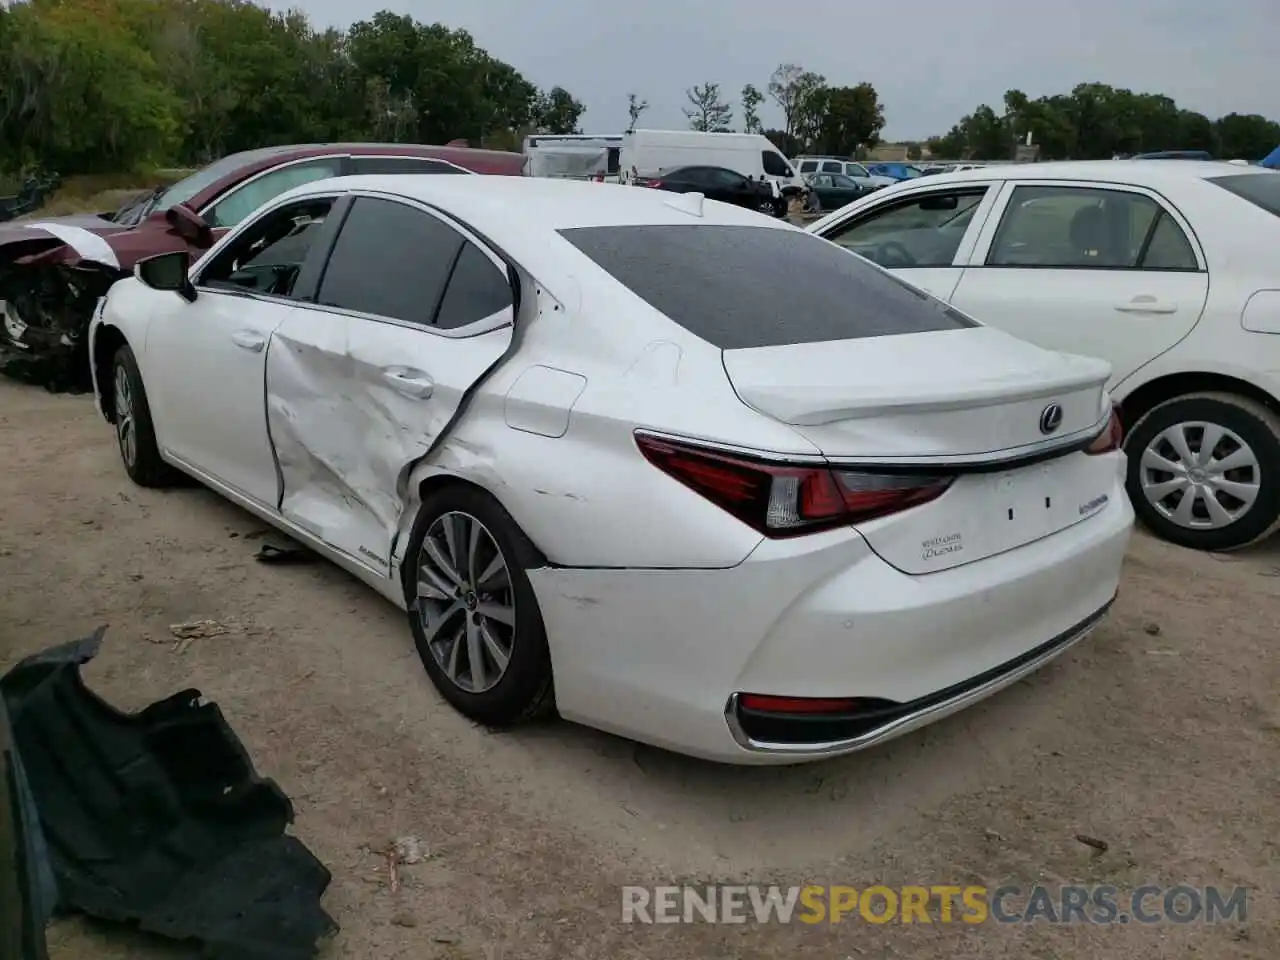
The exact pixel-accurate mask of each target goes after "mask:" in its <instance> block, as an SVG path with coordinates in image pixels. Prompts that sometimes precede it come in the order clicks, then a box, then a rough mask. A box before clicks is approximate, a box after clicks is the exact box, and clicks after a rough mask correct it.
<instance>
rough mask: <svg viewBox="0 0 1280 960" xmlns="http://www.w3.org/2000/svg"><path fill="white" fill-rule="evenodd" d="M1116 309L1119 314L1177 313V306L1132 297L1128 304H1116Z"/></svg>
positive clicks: (1152, 298) (1150, 299)
mask: <svg viewBox="0 0 1280 960" xmlns="http://www.w3.org/2000/svg"><path fill="white" fill-rule="evenodd" d="M1116 309H1117V310H1119V311H1120V312H1121V313H1177V312H1178V305H1177V304H1176V303H1169V302H1168V301H1166V300H1157V299H1156V298H1155V297H1148V296H1141V297H1134V298H1133V299H1132V300H1130V301H1129V302H1128V303H1117V304H1116Z"/></svg>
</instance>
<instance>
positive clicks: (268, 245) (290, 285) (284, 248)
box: [196, 197, 333, 297]
mask: <svg viewBox="0 0 1280 960" xmlns="http://www.w3.org/2000/svg"><path fill="white" fill-rule="evenodd" d="M332 206H333V198H332V197H321V198H314V199H308V200H300V201H298V202H297V203H290V204H288V205H286V206H283V207H281V208H280V209H278V210H273V211H271V212H270V213H268V214H267V215H266V216H264V217H262V218H261V219H260V220H258V221H257V222H256V223H253V224H250V225H249V226H248V227H246V228H245V229H244V230H243V231H242V232H241V233H240V234H239V235H238V236H236V237H234V238H233V239H232V240H231V241H230V243H229V244H228V245H227V247H226V248H225V249H223V250H222V251H220V252H219V253H218V254H217V256H215V257H214V259H213V261H212V262H211V263H210V264H209V265H208V266H207V267H205V268H204V269H203V270H202V271H201V272H200V276H199V278H198V279H197V281H196V282H197V283H199V284H200V285H201V286H206V287H213V288H214V289H227V290H251V291H254V292H256V293H268V294H271V295H272V296H277V297H291V296H293V289H294V285H295V284H296V283H297V280H298V274H299V273H300V272H301V270H302V266H303V264H304V263H305V262H306V259H307V255H308V254H309V253H310V252H311V248H312V246H313V245H314V244H315V242H316V238H317V237H318V236H319V235H320V232H321V227H322V226H323V225H324V221H325V218H326V217H327V216H328V215H329V211H330V209H331V208H332Z"/></svg>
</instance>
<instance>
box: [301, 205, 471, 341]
mask: <svg viewBox="0 0 1280 960" xmlns="http://www.w3.org/2000/svg"><path fill="white" fill-rule="evenodd" d="M462 244H463V238H462V236H461V234H459V233H458V232H457V231H456V230H454V229H453V228H452V227H450V226H449V225H448V224H446V223H444V222H443V221H441V220H439V219H437V218H436V217H433V216H431V214H429V213H426V212H424V211H422V210H418V209H416V208H414V207H411V206H408V205H407V204H403V203H397V202H395V201H393V200H378V199H374V198H372V197H357V198H356V200H355V202H354V203H353V204H352V206H351V212H350V213H349V214H348V215H347V219H346V221H345V222H344V223H343V224H342V231H341V232H340V233H339V234H338V240H337V242H336V243H335V244H334V247H333V253H332V254H331V255H330V257H329V262H328V264H327V265H326V266H325V270H324V278H323V279H322V280H321V281H320V292H319V295H318V296H317V298H316V299H317V302H319V303H320V304H322V305H324V306H329V307H339V308H341V309H344V310H354V311H357V312H359V313H368V314H373V315H374V316H379V317H390V318H392V319H394V320H401V321H404V322H405V323H416V324H422V325H423V326H428V325H430V324H431V322H432V320H433V318H434V317H435V314H436V309H437V308H438V306H439V304H440V298H441V296H442V295H443V293H444V288H445V283H446V282H447V281H448V279H449V274H450V272H451V271H452V270H453V265H454V262H455V261H456V260H457V259H458V253H459V251H460V250H461V249H462Z"/></svg>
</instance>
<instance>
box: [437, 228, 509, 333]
mask: <svg viewBox="0 0 1280 960" xmlns="http://www.w3.org/2000/svg"><path fill="white" fill-rule="evenodd" d="M513 305H514V301H513V299H512V297H511V282H510V281H509V280H508V279H507V277H506V276H505V275H504V274H503V272H502V271H501V270H499V269H498V267H497V266H496V265H495V264H494V262H493V261H492V260H490V259H489V258H488V257H487V256H485V255H484V253H483V252H481V250H480V248H479V247H477V246H476V245H475V244H474V243H471V242H469V241H467V242H464V243H463V244H462V252H461V253H459V254H458V262H457V264H456V265H455V266H454V268H453V273H452V274H451V275H450V277H449V285H448V287H446V288H445V292H444V299H443V300H441V301H440V310H439V311H438V312H437V314H436V321H435V325H436V326H437V327H439V328H440V329H442V330H457V329H458V328H459V327H465V326H468V325H469V324H472V323H477V322H479V321H480V320H485V319H487V318H488V317H492V316H493V315H494V314H496V313H501V312H502V311H503V310H508V309H510V308H511V307H512V306H513Z"/></svg>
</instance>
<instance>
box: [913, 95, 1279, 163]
mask: <svg viewBox="0 0 1280 960" xmlns="http://www.w3.org/2000/svg"><path fill="white" fill-rule="evenodd" d="M1028 134H1030V137H1031V142H1032V143H1033V144H1035V145H1036V146H1038V147H1039V156H1040V159H1042V160H1044V159H1047V160H1067V159H1072V160H1101V159H1107V158H1109V157H1113V156H1127V155H1130V154H1134V153H1147V152H1151V151H1155V150H1207V151H1208V152H1210V153H1212V154H1213V155H1214V156H1215V157H1221V158H1223V159H1226V160H1233V159H1243V160H1249V161H1258V160H1261V159H1262V158H1263V157H1265V156H1266V155H1267V154H1268V153H1270V152H1271V151H1272V150H1274V149H1275V148H1276V147H1277V146H1280V123H1277V122H1275V121H1274V120H1269V119H1267V118H1266V117H1262V116H1259V115H1257V114H1239V113H1229V114H1227V115H1226V116H1224V117H1219V118H1218V119H1216V120H1211V119H1209V117H1207V116H1205V115H1204V114H1202V113H1197V112H1196V111H1194V110H1186V109H1183V108H1181V107H1179V106H1178V104H1177V103H1175V102H1174V100H1173V99H1172V98H1171V97H1166V96H1164V95H1162V94H1157V93H1135V92H1134V91H1132V90H1125V89H1122V88H1117V87H1112V86H1108V85H1107V84H1105V83H1081V84H1078V85H1077V86H1076V87H1075V88H1074V89H1073V90H1072V91H1071V92H1070V93H1066V94H1055V95H1054V96H1049V97H1038V98H1036V99H1035V100H1032V99H1030V98H1029V97H1028V96H1027V95H1026V94H1025V93H1023V92H1022V91H1021V90H1010V91H1008V92H1007V93H1005V95H1004V102H1003V103H1002V104H1001V109H1000V111H999V112H997V110H996V109H994V108H992V107H991V106H989V105H988V104H985V103H984V104H981V105H980V106H978V107H977V108H976V109H975V110H974V111H973V113H970V114H967V115H966V116H964V117H963V118H961V120H960V122H959V123H957V124H956V125H955V126H953V127H952V128H951V129H950V130H949V131H948V132H947V133H946V134H945V135H943V136H941V137H934V138H933V139H931V140H929V141H927V146H928V148H929V151H930V153H932V154H933V155H935V156H940V157H946V158H948V159H973V160H1002V159H1011V158H1013V157H1014V156H1015V155H1016V150H1017V145H1018V144H1019V143H1025V141H1026V139H1027V135H1028Z"/></svg>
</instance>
